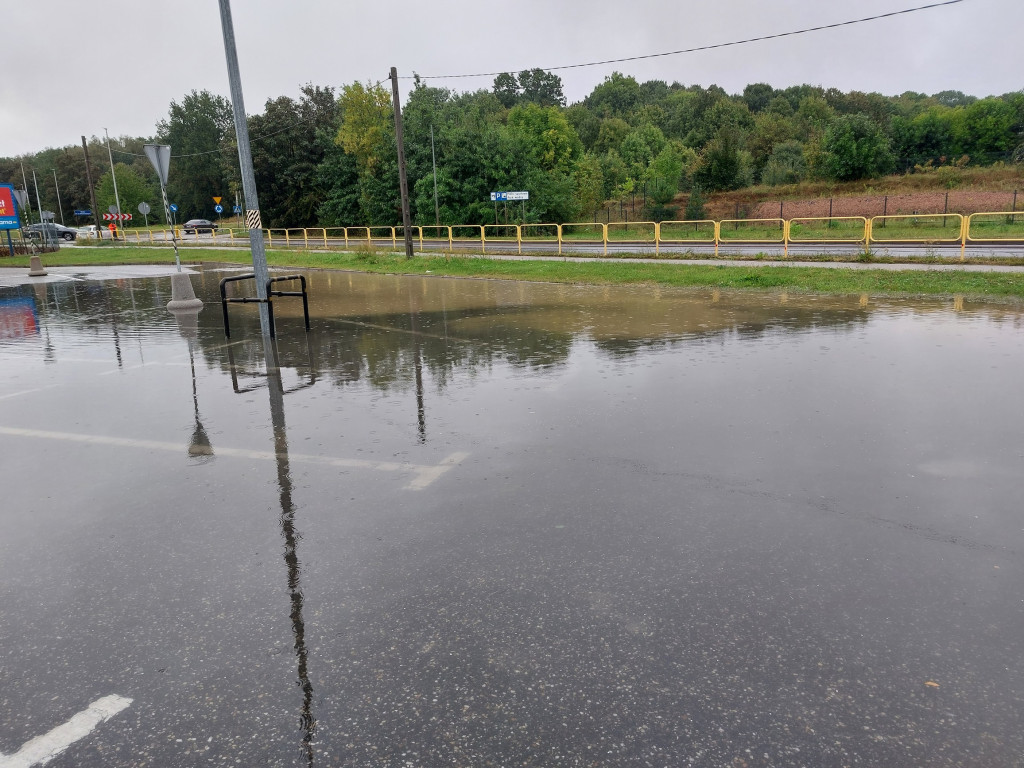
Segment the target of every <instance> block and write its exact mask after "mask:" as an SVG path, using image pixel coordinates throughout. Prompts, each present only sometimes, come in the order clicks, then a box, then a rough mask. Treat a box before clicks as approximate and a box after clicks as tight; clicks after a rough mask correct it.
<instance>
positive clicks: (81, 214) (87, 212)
mask: <svg viewBox="0 0 1024 768" xmlns="http://www.w3.org/2000/svg"><path fill="white" fill-rule="evenodd" d="M75 216H92V211H85V210H82V211H80V210H75Z"/></svg>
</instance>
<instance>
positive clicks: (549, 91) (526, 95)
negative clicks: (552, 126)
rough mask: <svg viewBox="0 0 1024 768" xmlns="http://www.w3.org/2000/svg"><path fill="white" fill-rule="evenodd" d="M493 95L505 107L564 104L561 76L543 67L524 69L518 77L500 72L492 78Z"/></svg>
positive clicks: (561, 105) (559, 105)
mask: <svg viewBox="0 0 1024 768" xmlns="http://www.w3.org/2000/svg"><path fill="white" fill-rule="evenodd" d="M494 95H495V97H496V98H497V99H498V101H499V102H501V105H502V106H503V107H505V108H506V109H511V108H512V107H514V106H516V105H517V104H536V105H538V106H541V107H556V106H558V107H564V106H565V96H564V95H563V94H562V78H560V77H559V76H558V75H555V74H552V73H550V72H545V71H544V70H543V69H524V70H523V71H522V72H520V73H519V77H518V78H517V77H516V76H515V75H514V74H512V73H511V72H502V73H501V74H500V75H498V76H497V77H495V78H494Z"/></svg>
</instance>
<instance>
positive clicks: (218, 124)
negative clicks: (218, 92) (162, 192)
mask: <svg viewBox="0 0 1024 768" xmlns="http://www.w3.org/2000/svg"><path fill="white" fill-rule="evenodd" d="M157 134H158V137H159V140H160V142H161V143H162V144H169V145H170V146H171V167H170V175H169V179H168V182H167V195H168V198H169V200H170V202H172V203H177V204H178V209H179V213H178V220H179V221H184V220H187V219H191V218H197V217H202V218H214V217H215V216H216V214H215V213H214V211H213V206H214V202H213V197H215V196H216V197H229V196H231V195H232V193H233V192H234V191H236V190H238V188H239V187H240V183H239V180H240V176H239V171H238V150H237V149H236V146H235V139H234V135H235V131H234V118H233V116H232V112H231V104H230V102H228V100H227V99H225V98H224V97H222V96H215V95H214V94H212V93H210V92H209V91H199V92H196V91H192V92H191V93H189V94H188V95H187V96H185V97H184V98H183V99H182V100H181V103H180V104H178V103H177V102H174V101H172V102H171V106H170V114H169V115H168V118H167V120H163V121H161V122H160V123H158V124H157ZM120 183H121V182H120V176H119V177H118V187H119V188H120ZM97 202H98V201H97Z"/></svg>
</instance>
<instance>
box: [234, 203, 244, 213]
mask: <svg viewBox="0 0 1024 768" xmlns="http://www.w3.org/2000/svg"><path fill="white" fill-rule="evenodd" d="M232 210H233V211H234V212H235V213H241V212H242V206H240V205H236V206H235V207H234V208H233V209H232Z"/></svg>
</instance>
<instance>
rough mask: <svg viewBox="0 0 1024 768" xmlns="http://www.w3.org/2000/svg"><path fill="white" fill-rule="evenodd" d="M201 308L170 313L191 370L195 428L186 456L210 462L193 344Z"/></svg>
mask: <svg viewBox="0 0 1024 768" xmlns="http://www.w3.org/2000/svg"><path fill="white" fill-rule="evenodd" d="M201 310H202V307H200V308H199V309H195V310H178V311H175V312H172V313H171V314H173V315H174V319H175V320H176V321H177V322H178V333H180V334H181V335H182V337H183V338H184V339H185V341H187V342H188V362H189V366H190V367H191V370H192V411H193V414H194V418H195V427H194V428H193V430H192V438H191V440H189V444H188V455H189V456H192V457H194V458H197V459H205V460H210V459H212V458H213V445H212V444H211V443H210V437H209V435H207V434H206V429H205V427H203V422H202V420H201V419H200V418H199V392H198V389H197V387H196V357H195V351H194V349H193V344H194V343H195V341H196V339H197V338H198V337H199V312H200V311H201Z"/></svg>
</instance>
